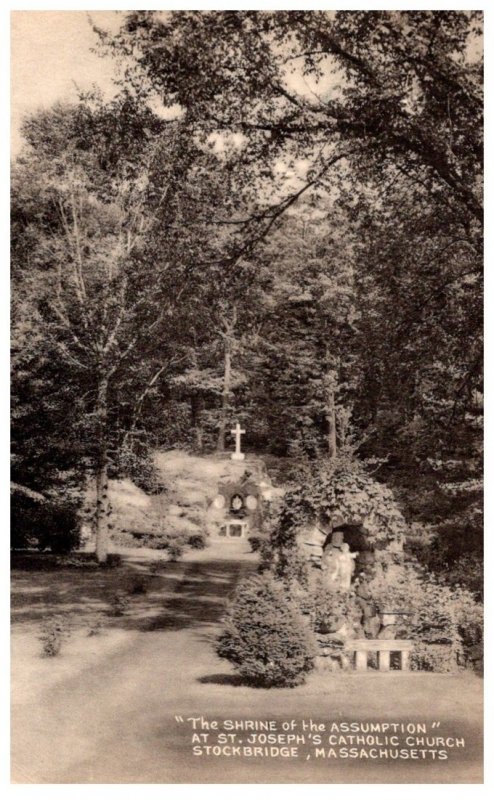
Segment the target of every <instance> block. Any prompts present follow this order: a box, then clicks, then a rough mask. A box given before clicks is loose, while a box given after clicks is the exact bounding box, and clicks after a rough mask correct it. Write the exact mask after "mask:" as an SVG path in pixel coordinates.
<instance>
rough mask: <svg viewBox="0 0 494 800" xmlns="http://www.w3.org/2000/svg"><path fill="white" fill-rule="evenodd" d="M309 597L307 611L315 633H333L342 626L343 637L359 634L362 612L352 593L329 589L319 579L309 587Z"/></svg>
mask: <svg viewBox="0 0 494 800" xmlns="http://www.w3.org/2000/svg"><path fill="white" fill-rule="evenodd" d="M310 597H311V603H310V611H309V613H310V615H311V619H312V624H313V626H314V630H315V631H316V632H317V633H322V634H327V633H335V632H336V631H338V630H340V629H341V628H343V629H344V630H345V633H343V634H342V636H343V638H346V637H347V636H348V637H350V638H352V636H356V635H360V633H361V630H360V619H361V616H362V613H361V610H360V608H359V606H358V605H357V603H356V601H355V595H354V594H352V593H348V592H335V591H331V590H329V589H327V588H326V587H325V586H324V585H323V583H322V581H319V582H318V585H316V586H314V587H312V588H311V593H310Z"/></svg>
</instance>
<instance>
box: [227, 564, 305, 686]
mask: <svg viewBox="0 0 494 800" xmlns="http://www.w3.org/2000/svg"><path fill="white" fill-rule="evenodd" d="M217 652H218V655H220V656H221V657H222V658H226V659H227V660H228V661H230V662H231V663H232V664H233V665H234V667H235V669H236V670H237V671H238V672H239V674H240V675H241V676H242V677H243V678H244V680H245V681H246V682H247V683H249V684H252V685H254V686H263V687H271V686H297V685H298V684H300V683H303V682H304V680H305V676H306V674H307V673H308V672H309V671H310V670H311V669H312V668H313V666H314V657H315V654H316V651H315V642H314V639H313V637H312V634H311V632H310V630H309V626H308V624H307V622H306V621H305V620H304V618H303V616H302V614H301V613H300V611H299V609H298V607H297V605H296V604H295V603H294V602H293V601H292V600H291V598H290V596H289V595H288V594H287V592H286V588H285V586H284V585H283V584H282V583H281V582H280V581H277V580H275V579H274V578H273V576H272V575H270V574H267V573H265V574H263V575H255V576H253V577H250V578H248V579H247V580H245V581H243V582H242V583H240V584H239V586H238V588H237V591H236V594H235V597H234V599H233V601H232V603H231V605H230V608H229V610H228V612H227V615H226V619H225V627H224V630H223V632H222V633H221V634H220V636H219V638H218V644H217Z"/></svg>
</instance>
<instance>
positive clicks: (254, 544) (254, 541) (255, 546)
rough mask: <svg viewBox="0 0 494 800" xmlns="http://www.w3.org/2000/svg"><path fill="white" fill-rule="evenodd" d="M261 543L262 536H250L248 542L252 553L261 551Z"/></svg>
mask: <svg viewBox="0 0 494 800" xmlns="http://www.w3.org/2000/svg"><path fill="white" fill-rule="evenodd" d="M261 541H262V539H261V537H260V536H249V539H248V542H249V545H250V549H251V552H252V553H257V552H258V551H259V550H260V548H261Z"/></svg>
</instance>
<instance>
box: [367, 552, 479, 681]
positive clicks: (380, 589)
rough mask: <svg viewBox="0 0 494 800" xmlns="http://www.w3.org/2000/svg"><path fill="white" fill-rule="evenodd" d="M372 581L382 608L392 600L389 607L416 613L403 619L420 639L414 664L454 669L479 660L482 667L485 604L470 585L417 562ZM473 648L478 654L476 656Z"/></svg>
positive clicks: (409, 631) (410, 633)
mask: <svg viewBox="0 0 494 800" xmlns="http://www.w3.org/2000/svg"><path fill="white" fill-rule="evenodd" d="M368 586H369V590H370V592H371V595H372V598H373V599H374V600H375V601H376V602H377V604H378V605H379V606H381V608H382V607H383V606H384V605H386V604H387V606H388V609H389V610H396V611H399V610H409V611H410V612H412V615H411V618H410V619H409V620H408V621H407V622H404V623H402V624H404V625H405V627H406V629H407V631H406V635H407V636H408V638H410V639H412V640H413V641H415V643H416V644H415V647H414V651H413V653H412V658H411V665H412V669H416V670H425V671H430V672H454V671H456V670H458V669H459V668H460V667H462V666H469V665H470V662H473V661H475V662H476V666H478V664H479V660H481V658H480V659H479V649H480V651H481V645H482V619H483V613H482V605H481V604H480V603H477V602H476V600H475V597H474V595H473V594H472V593H471V592H469V591H468V589H464V588H463V587H461V586H456V587H451V586H449V585H447V584H446V583H445V582H443V581H440V580H439V579H438V578H437V577H436V576H434V575H428V574H427V573H425V572H424V571H420V570H419V569H418V568H416V567H413V566H411V565H408V566H407V567H404V568H402V569H400V570H396V572H395V573H394V574H393V575H392V576H390V577H381V578H379V579H375V580H374V581H371V582H370V583H369V584H368ZM392 605H393V606H394V608H393V609H392V608H391V606H392ZM400 606H401V607H400ZM470 652H471V653H472V654H475V657H473V656H472V657H471V658H470V657H469V653H470Z"/></svg>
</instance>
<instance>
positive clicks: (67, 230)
mask: <svg viewBox="0 0 494 800" xmlns="http://www.w3.org/2000/svg"><path fill="white" fill-rule="evenodd" d="M24 132H25V136H26V138H27V140H28V149H27V151H26V152H25V154H24V155H23V157H22V158H21V159H19V162H18V164H17V166H16V169H15V173H14V191H13V219H14V226H15V229H16V235H15V236H14V253H15V270H14V281H15V283H16V285H17V286H18V287H19V292H20V293H22V294H24V295H25V297H26V305H27V308H28V310H29V311H30V312H31V313H33V312H34V314H35V319H36V325H37V332H38V340H37V342H36V341H33V339H30V340H29V341H28V337H26V341H25V342H24V344H27V346H28V348H33V346H34V347H35V348H39V350H41V351H42V353H43V358H44V361H45V363H48V362H49V361H50V360H51V359H53V358H54V359H56V363H57V364H58V365H59V377H60V381H61V383H63V384H65V385H66V386H69V387H71V392H72V394H73V395H76V396H77V398H78V400H77V404H76V411H77V416H75V415H71V417H72V419H70V417H69V426H70V423H71V422H72V425H71V426H70V427H71V428H72V430H73V431H74V432H75V431H77V433H78V435H79V437H80V438H81V439H82V440H83V442H84V444H83V445H82V451H83V452H82V453H81V448H79V456H80V460H79V466H80V462H81V459H82V460H83V461H85V462H86V465H87V466H89V468H90V470H91V471H92V472H93V474H94V478H95V482H96V509H95V525H96V530H97V556H98V560H99V561H101V562H103V561H105V559H106V555H107V542H108V517H109V513H110V509H109V500H108V469H109V464H110V460H111V452H112V451H113V453H115V452H116V451H118V447H119V441H120V440H121V436H122V428H123V430H125V423H126V421H125V407H123V406H122V403H124V404H125V403H126V404H127V406H128V397H129V393H130V391H131V390H132V388H133V387H135V386H136V384H137V386H140V389H139V395H138V401H137V406H138V405H139V403H140V402H141V398H142V395H143V393H144V394H145V393H146V391H147V390H148V389H149V387H151V386H152V385H153V384H154V383H155V382H156V379H157V376H158V375H160V374H162V373H163V371H164V370H165V368H166V367H167V366H168V367H169V366H170V362H171V361H172V359H173V348H172V349H171V350H170V340H169V337H166V336H165V338H163V336H164V333H165V331H166V327H167V325H168V324H170V319H171V317H172V315H173V313H174V309H176V304H177V299H178V297H179V296H180V292H181V291H184V290H185V286H186V283H187V275H186V270H187V268H189V269H190V263H188V264H179V263H178V262H177V261H174V260H172V259H169V255H170V253H169V251H168V252H167V250H166V249H165V250H164V251H163V252H162V257H161V260H160V262H158V268H157V266H156V263H155V260H154V259H155V256H156V250H155V243H156V238H157V237H156V236H154V237H151V235H150V234H151V232H152V231H154V228H155V227H156V225H157V223H158V222H159V224H160V225H165V226H166V225H167V223H168V225H169V226H170V227H171V223H172V222H174V221H175V219H174V217H173V215H174V212H175V208H174V205H175V202H174V200H175V198H174V194H175V195H176V193H177V192H178V187H180V185H181V179H182V178H183V175H184V173H185V171H186V170H187V168H188V166H189V164H190V159H189V155H188V154H187V152H186V150H187V148H186V146H185V145H184V142H185V141H186V139H187V137H186V136H185V138H184V136H183V131H182V130H181V128H180V126H176V125H174V126H169V127H168V130H167V131H166V132H165V131H164V126H163V123H161V122H160V121H159V120H157V119H156V118H155V117H154V116H153V115H152V114H151V112H147V111H146V110H144V111H142V110H139V109H138V107H137V106H136V105H135V104H133V103H132V102H131V101H130V100H129V98H128V97H125V96H124V97H120V98H118V99H117V100H116V101H114V104H113V105H112V107H110V108H109V107H105V106H104V105H102V104H101V102H99V101H98V99H97V98H90V99H89V101H87V102H83V103H80V104H79V105H77V106H74V107H60V106H59V107H56V108H55V109H53V111H50V112H42V113H41V114H39V115H37V116H36V117H34V118H32V119H31V120H28V121H27V122H26V124H25V131H24ZM158 133H159V134H160V138H159V139H158V138H157V134H158ZM161 134H163V135H161ZM172 242H173V234H171V235H170V234H169V243H170V245H171V244H172ZM158 244H159V245H163V244H164V237H163V236H161V238H160V239H159V242H158ZM182 246H183V244H182ZM26 254H27V258H28V260H26V259H25V255H26ZM167 257H168V258H167ZM171 285H173V286H174V288H175V292H176V293H175V294H172V293H171V292H170V287H171ZM157 342H158V343H159V344H160V346H158V347H156V345H157ZM157 358H158V361H160V362H161V363H160V364H159V366H158V368H156V359H157ZM136 364H138V369H136ZM35 396H36V395H35ZM37 396H38V399H39V398H40V396H41V397H42V396H43V392H41V393H40V392H38V393H37ZM135 413H136V409H135V408H134V409H133V410H131V413H130V418H131V419H133V418H135ZM127 414H128V410H127ZM74 417H75V418H74ZM57 424H58V425H60V429H61V430H63V426H62V425H61V424H60V420H59V421H58V423H57ZM23 434H25V430H24V431H23V432H22V431H21V437H22V435H23Z"/></svg>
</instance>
